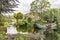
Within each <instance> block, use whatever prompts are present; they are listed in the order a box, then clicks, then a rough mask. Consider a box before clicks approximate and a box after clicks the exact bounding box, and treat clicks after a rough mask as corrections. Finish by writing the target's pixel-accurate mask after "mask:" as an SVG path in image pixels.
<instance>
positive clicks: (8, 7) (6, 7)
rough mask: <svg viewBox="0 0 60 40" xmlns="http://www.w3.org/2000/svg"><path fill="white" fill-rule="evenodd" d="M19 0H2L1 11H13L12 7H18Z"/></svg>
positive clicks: (0, 0) (0, 2)
mask: <svg viewBox="0 0 60 40" xmlns="http://www.w3.org/2000/svg"><path fill="white" fill-rule="evenodd" d="M16 2H18V0H0V13H1V12H12V11H14V10H13V9H12V8H14V7H16V5H17V3H16Z"/></svg>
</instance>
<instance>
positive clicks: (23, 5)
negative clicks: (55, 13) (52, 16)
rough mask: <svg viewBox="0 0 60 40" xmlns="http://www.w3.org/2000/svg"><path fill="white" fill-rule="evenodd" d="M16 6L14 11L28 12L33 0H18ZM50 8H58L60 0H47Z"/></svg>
mask: <svg viewBox="0 0 60 40" xmlns="http://www.w3.org/2000/svg"><path fill="white" fill-rule="evenodd" d="M19 1H20V3H19V6H18V8H15V9H16V10H17V11H15V12H22V13H24V14H26V13H28V12H29V10H30V7H31V6H30V4H31V3H32V1H34V0H19ZM49 2H50V4H51V7H52V8H60V0H49Z"/></svg>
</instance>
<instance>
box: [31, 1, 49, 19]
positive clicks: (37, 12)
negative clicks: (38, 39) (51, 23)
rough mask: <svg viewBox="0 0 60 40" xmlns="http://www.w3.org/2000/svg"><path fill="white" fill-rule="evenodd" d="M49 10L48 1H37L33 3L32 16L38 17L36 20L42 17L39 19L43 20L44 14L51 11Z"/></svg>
mask: <svg viewBox="0 0 60 40" xmlns="http://www.w3.org/2000/svg"><path fill="white" fill-rule="evenodd" d="M49 8H50V4H49V1H48V0H35V1H33V2H32V3H31V9H30V14H32V15H33V16H37V17H35V18H36V19H37V18H38V17H40V18H38V19H42V16H43V15H42V13H43V12H44V11H47V10H49Z"/></svg>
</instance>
